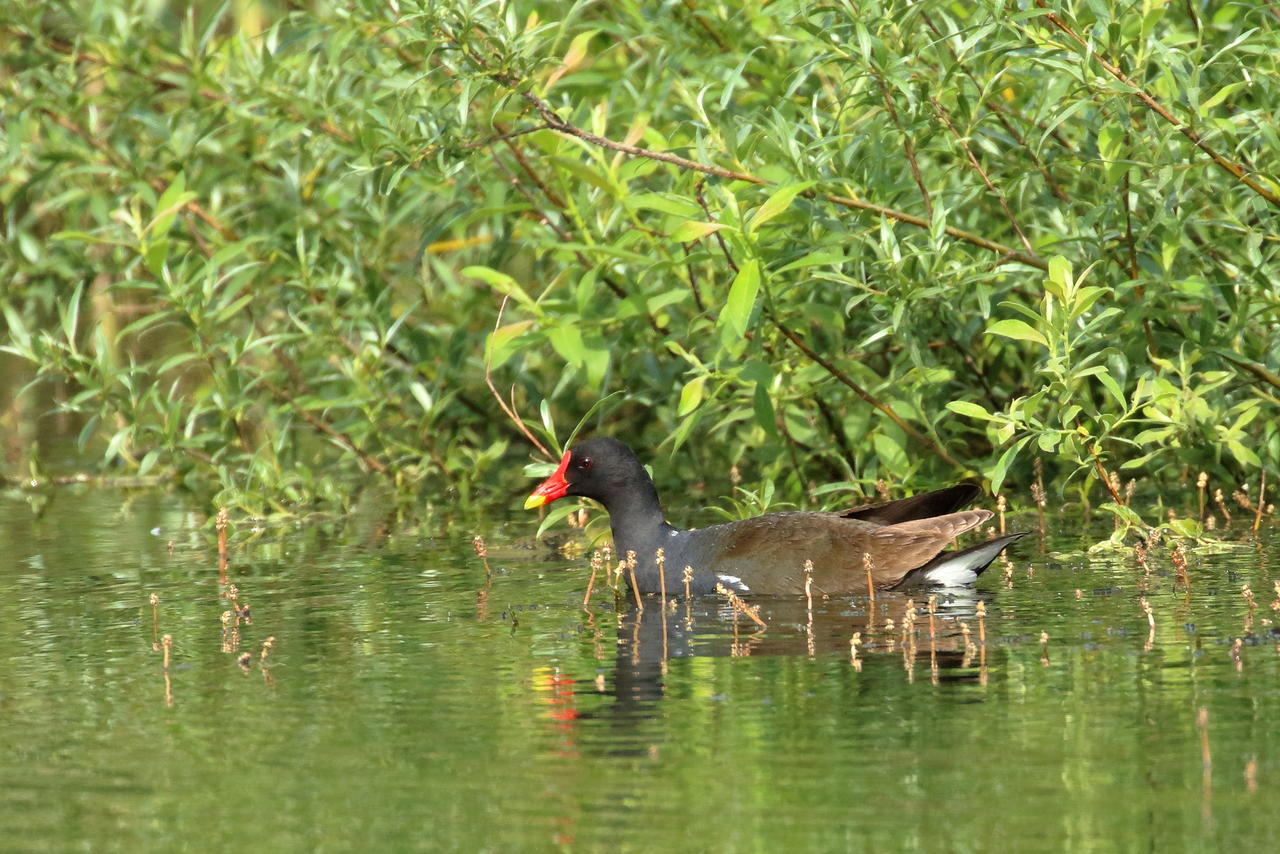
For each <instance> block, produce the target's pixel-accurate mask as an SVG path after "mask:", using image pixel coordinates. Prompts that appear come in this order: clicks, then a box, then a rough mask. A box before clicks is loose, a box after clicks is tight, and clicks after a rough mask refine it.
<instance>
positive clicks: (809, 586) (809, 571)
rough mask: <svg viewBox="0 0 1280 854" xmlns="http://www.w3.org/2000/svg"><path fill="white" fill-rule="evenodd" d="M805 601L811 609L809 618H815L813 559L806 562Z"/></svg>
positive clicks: (809, 609)
mask: <svg viewBox="0 0 1280 854" xmlns="http://www.w3.org/2000/svg"><path fill="white" fill-rule="evenodd" d="M804 601H805V607H806V608H807V609H808V611H809V619H810V621H812V620H813V561H811V560H807V559H806V560H805V562H804Z"/></svg>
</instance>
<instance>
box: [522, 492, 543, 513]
mask: <svg viewBox="0 0 1280 854" xmlns="http://www.w3.org/2000/svg"><path fill="white" fill-rule="evenodd" d="M546 503H547V497H546V496H545V495H538V494H537V493H536V492H535V493H534V494H533V495H530V496H529V497H528V498H526V499H525V500H524V509H525V510H532V509H533V508H535V507H541V506H542V505H543V504H546Z"/></svg>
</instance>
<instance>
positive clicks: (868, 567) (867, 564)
mask: <svg viewBox="0 0 1280 854" xmlns="http://www.w3.org/2000/svg"><path fill="white" fill-rule="evenodd" d="M872 569H873V567H872V564H871V555H870V554H869V553H867V552H863V553H862V571H863V572H865V573H866V574H867V598H868V599H870V600H871V607H872V608H873V609H874V608H875V605H876V584H875V573H873V572H872ZM870 624H871V623H870V621H868V625H870Z"/></svg>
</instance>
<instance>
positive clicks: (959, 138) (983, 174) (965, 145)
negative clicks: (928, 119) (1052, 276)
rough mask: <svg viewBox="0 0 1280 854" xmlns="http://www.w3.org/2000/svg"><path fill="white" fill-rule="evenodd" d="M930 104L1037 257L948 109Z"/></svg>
mask: <svg viewBox="0 0 1280 854" xmlns="http://www.w3.org/2000/svg"><path fill="white" fill-rule="evenodd" d="M929 103H931V104H932V105H933V111H934V112H935V113H936V114H937V116H938V119H939V120H941V122H942V124H943V125H944V126H945V127H946V129H947V130H949V131H951V135H952V136H954V137H955V138H956V142H958V143H960V147H961V148H962V149H964V153H965V156H966V157H967V158H968V159H969V165H970V166H972V167H973V169H974V171H975V172H977V173H978V177H980V178H981V179H982V183H983V184H986V186H987V189H988V190H989V191H990V192H991V195H993V196H995V197H996V201H997V202H999V203H1000V209H1001V210H1003V211H1004V215H1005V218H1006V219H1008V220H1009V224H1010V225H1012V226H1013V230H1014V231H1015V232H1017V234H1018V239H1019V240H1021V241H1022V246H1023V248H1024V249H1026V250H1027V254H1028V255H1035V254H1036V251H1035V249H1033V248H1031V241H1030V240H1027V235H1026V234H1025V233H1024V232H1023V231H1022V226H1020V225H1018V220H1017V218H1016V217H1014V215H1013V211H1011V210H1009V203H1008V202H1006V201H1005V200H1004V193H1002V192H1000V191H999V190H998V189H996V185H995V184H993V183H992V182H991V178H990V177H988V176H987V170H986V169H983V168H982V164H981V163H979V162H978V158H977V157H975V156H974V153H973V149H971V148H970V147H969V140H967V139H965V138H964V136H963V135H962V134H961V133H960V131H958V130H956V126H955V125H954V124H952V123H951V117H950V116H949V115H947V111H946V109H945V108H944V107H943V106H942V103H941V102H940V101H938V99H937V98H933V97H930V98H929Z"/></svg>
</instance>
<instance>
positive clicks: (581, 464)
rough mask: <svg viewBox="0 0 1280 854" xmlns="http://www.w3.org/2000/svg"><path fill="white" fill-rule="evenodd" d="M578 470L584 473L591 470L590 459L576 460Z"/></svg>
mask: <svg viewBox="0 0 1280 854" xmlns="http://www.w3.org/2000/svg"><path fill="white" fill-rule="evenodd" d="M578 468H580V469H582V470H583V471H586V470H587V469H589V468H591V457H583V458H582V459H580V460H578Z"/></svg>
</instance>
